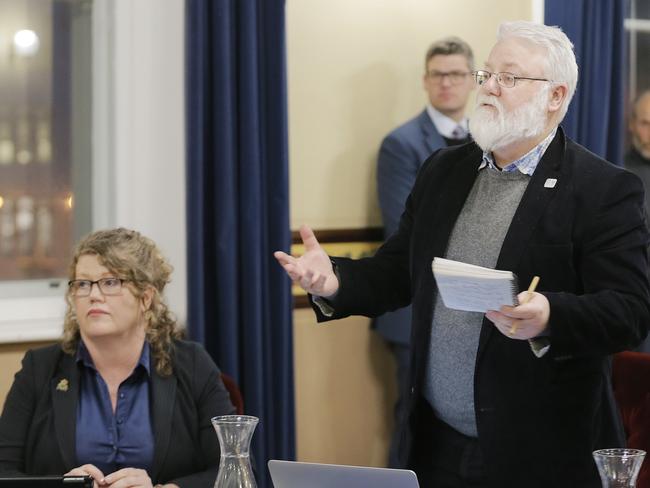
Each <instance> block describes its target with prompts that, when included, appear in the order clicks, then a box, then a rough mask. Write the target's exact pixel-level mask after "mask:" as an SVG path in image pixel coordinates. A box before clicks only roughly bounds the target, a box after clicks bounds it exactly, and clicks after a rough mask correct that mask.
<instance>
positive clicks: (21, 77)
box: [0, 0, 92, 297]
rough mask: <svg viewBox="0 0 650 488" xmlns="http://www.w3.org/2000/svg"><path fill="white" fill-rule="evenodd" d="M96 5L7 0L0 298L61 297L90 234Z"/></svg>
mask: <svg viewBox="0 0 650 488" xmlns="http://www.w3.org/2000/svg"><path fill="white" fill-rule="evenodd" d="M91 7H92V3H91V2H90V1H89V0H47V1H45V0H3V1H1V2H0V19H1V20H0V77H1V78H0V79H1V81H0V282H2V283H0V297H7V296H11V295H15V294H16V293H17V292H18V290H20V293H21V294H23V295H24V294H25V293H28V294H29V292H28V290H30V289H31V290H34V291H35V292H36V293H38V292H37V290H39V289H41V290H42V291H43V292H44V293H46V294H47V292H46V290H48V289H49V290H55V291H56V290H57V289H58V288H59V287H60V285H59V283H58V282H57V280H59V279H61V278H64V277H66V276H67V265H68V262H69V258H70V252H71V249H72V246H73V243H74V242H75V241H76V240H77V238H78V237H79V236H80V235H82V234H85V233H87V232H89V231H90V230H91V225H92V222H91V215H92V207H91V201H90V194H89V192H88V191H87V190H86V189H87V188H90V184H91V146H90V139H91V107H92V103H91V94H92V91H91V81H92V78H91V54H90V53H91V45H92V43H91V42H90V33H91V32H90V25H91ZM57 293H60V291H58V292H57Z"/></svg>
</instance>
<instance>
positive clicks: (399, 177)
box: [373, 37, 474, 467]
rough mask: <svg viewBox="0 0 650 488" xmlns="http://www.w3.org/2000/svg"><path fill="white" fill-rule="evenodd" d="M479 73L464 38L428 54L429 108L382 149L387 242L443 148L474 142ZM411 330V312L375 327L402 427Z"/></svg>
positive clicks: (393, 453)
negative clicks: (392, 377) (470, 113)
mask: <svg viewBox="0 0 650 488" xmlns="http://www.w3.org/2000/svg"><path fill="white" fill-rule="evenodd" d="M473 69H474V54H473V53H472V48H471V47H470V46H469V45H468V44H467V43H466V42H465V41H463V40H462V39H460V38H458V37H446V38H444V39H441V40H439V41H437V42H435V43H433V44H432V45H431V47H429V49H428V50H427V53H426V56H425V60H424V70H425V71H424V76H423V79H422V84H423V87H424V90H425V91H426V92H427V95H428V99H429V100H428V103H427V105H426V107H425V109H424V110H423V111H422V112H421V113H420V114H418V115H417V116H416V117H415V118H413V119H411V120H409V121H408V122H406V123H404V124H403V125H401V126H399V127H398V128H396V129H395V130H393V131H392V132H391V133H390V134H388V135H387V136H386V137H385V138H384V140H383V142H382V144H381V148H380V149H379V158H378V160H377V194H378V197H379V206H380V208H381V214H382V222H383V227H384V238H385V239H388V237H390V235H391V234H392V233H393V232H395V230H397V225H398V223H399V218H400V215H402V212H403V211H404V202H406V197H408V195H409V193H410V192H411V189H412V188H413V183H414V182H415V177H416V175H417V172H418V170H419V169H420V166H422V163H424V161H425V160H426V159H427V158H428V157H429V156H430V155H431V154H432V153H433V152H434V151H436V150H437V149H440V148H441V147H446V146H451V145H457V144H463V143H465V142H468V141H469V140H470V137H469V127H468V119H467V117H465V106H466V105H467V99H468V98H469V95H470V93H471V92H472V89H473V88H474V79H473V76H472V73H471V72H472V70H473ZM410 325H411V307H404V308H401V309H399V310H396V311H394V312H388V313H387V314H384V315H382V316H380V317H377V318H376V319H375V320H374V321H373V328H374V329H375V330H376V331H377V333H378V334H380V335H381V336H382V337H383V339H384V340H385V341H386V342H387V344H388V347H389V349H390V351H391V352H392V354H393V356H394V357H395V363H396V366H397V387H398V399H397V403H396V405H395V419H396V422H395V425H396V426H397V425H399V422H398V419H399V416H400V411H401V409H402V407H403V404H404V398H403V397H404V394H405V391H404V390H405V388H406V386H407V383H408V362H409V353H410V352H409V338H410V335H411V327H410ZM398 437H399V431H398V429H397V428H396V429H395V430H394V433H393V437H392V440H391V445H390V452H389V456H388V465H389V466H390V467H395V466H397V465H398V457H397V441H398Z"/></svg>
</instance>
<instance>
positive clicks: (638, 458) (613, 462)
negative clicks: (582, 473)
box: [593, 449, 645, 488]
mask: <svg viewBox="0 0 650 488" xmlns="http://www.w3.org/2000/svg"><path fill="white" fill-rule="evenodd" d="M593 455H594V460H595V461H596V466H597V467H598V473H599V474H600V480H601V481H602V483H603V488H634V487H635V486H636V478H637V476H639V470H640V469H641V464H643V458H644V457H645V451H642V450H640V449H600V450H598V451H594V452H593Z"/></svg>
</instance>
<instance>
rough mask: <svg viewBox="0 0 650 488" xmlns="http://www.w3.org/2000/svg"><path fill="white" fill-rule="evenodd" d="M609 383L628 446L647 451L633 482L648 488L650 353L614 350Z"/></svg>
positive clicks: (649, 483) (649, 464) (641, 487)
mask: <svg viewBox="0 0 650 488" xmlns="http://www.w3.org/2000/svg"><path fill="white" fill-rule="evenodd" d="M612 386H613V388H614V396H615V397H616V402H617V403H618V407H619V409H620V411H621V415H622V417H623V425H624V426H625V433H626V435H627V447H629V448H632V449H643V450H644V451H646V453H647V454H646V459H645V461H644V462H643V465H642V466H641V472H640V473H639V478H638V479H637V484H636V486H637V488H650V354H646V353H642V352H631V351H624V352H621V353H618V354H615V355H614V363H613V367H612Z"/></svg>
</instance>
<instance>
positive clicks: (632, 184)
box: [276, 21, 650, 488]
mask: <svg viewBox="0 0 650 488" xmlns="http://www.w3.org/2000/svg"><path fill="white" fill-rule="evenodd" d="M475 77H476V81H477V83H478V84H479V87H478V94H477V106H476V110H475V112H474V114H473V115H472V117H471V119H470V124H469V126H470V131H471V133H472V137H473V139H474V141H475V143H470V144H464V145H462V146H458V147H453V148H446V149H441V150H439V151H438V152H436V153H434V154H433V155H432V156H431V157H430V158H429V159H428V160H427V162H425V164H424V165H423V167H422V169H421V170H420V172H419V174H418V177H417V180H416V182H415V185H414V187H413V191H412V192H411V194H410V195H409V197H408V199H407V203H406V207H405V211H404V214H403V215H402V217H401V219H400V223H399V227H398V230H397V232H395V234H393V235H392V236H391V237H390V239H389V240H388V241H387V242H386V243H385V244H384V245H383V246H382V247H381V248H380V249H379V250H378V251H377V253H376V254H375V255H374V256H373V257H371V258H365V259H359V260H351V259H345V258H332V259H331V260H330V257H329V256H327V254H326V253H325V252H324V251H323V249H322V248H321V247H320V245H319V244H318V241H317V240H316V238H315V236H314V234H313V232H312V231H311V229H309V228H308V227H306V226H303V227H302V228H301V230H300V232H301V236H302V238H303V241H304V243H305V254H304V255H303V256H301V257H300V258H294V257H291V256H288V255H287V254H284V253H282V252H277V253H276V258H277V259H278V261H279V262H280V263H281V264H282V266H283V267H284V269H285V271H286V272H287V273H288V275H289V276H290V277H291V278H292V279H293V280H294V281H296V282H298V283H300V285H301V286H302V287H303V288H304V289H305V290H306V291H308V292H309V293H310V295H311V300H312V303H313V305H314V310H315V312H316V315H317V318H318V320H319V321H325V320H332V319H338V318H343V317H346V316H349V315H352V314H361V315H367V316H371V317H373V316H377V315H380V314H382V313H384V312H385V311H387V310H394V309H396V308H398V307H402V306H404V305H406V304H408V303H412V310H413V312H412V314H413V320H412V333H411V344H412V352H411V366H412V367H411V374H410V378H409V386H410V389H409V393H410V394H409V397H408V400H407V405H406V407H405V412H406V414H405V416H404V426H405V427H404V435H403V436H402V439H401V443H400V460H401V461H402V462H403V465H404V466H408V467H410V468H412V469H413V470H415V472H416V473H417V474H418V479H419V481H420V486H421V487H423V488H434V487H435V488H438V487H445V488H449V487H453V488H466V487H469V486H471V487H474V488H477V487H485V488H487V487H490V488H491V487H504V488H506V487H507V488H510V487H513V488H514V487H517V488H519V487H526V488H551V487H553V488H593V487H597V486H600V479H599V475H598V472H597V469H596V466H595V463H594V460H593V456H592V451H594V450H596V449H599V448H607V447H622V446H624V445H625V437H624V432H623V429H622V426H621V424H620V417H619V414H618V409H617V406H616V404H615V401H614V396H613V392H612V387H611V355H612V354H613V353H615V352H618V351H621V350H625V349H631V348H634V347H636V346H637V345H638V344H639V343H640V342H641V341H642V340H643V339H644V338H645V336H646V335H647V333H648V324H650V284H649V283H648V272H647V270H648V256H647V247H648V242H649V240H650V236H649V234H648V229H647V226H646V221H645V211H644V201H643V185H642V183H641V180H640V179H639V178H638V177H637V176H636V175H634V174H632V173H630V172H628V171H625V170H623V169H621V168H618V167H616V166H614V165H612V164H610V163H608V162H607V161H604V160H602V159H600V158H599V157H597V156H596V155H594V154H592V153H590V152H589V151H587V150H586V149H585V148H583V147H582V146H580V145H578V144H576V143H575V142H573V141H572V140H571V139H569V138H568V137H566V135H565V134H564V131H563V130H562V128H561V127H559V124H560V122H561V121H562V119H563V117H564V115H565V113H566V111H567V108H568V105H569V102H570V101H571V98H572V96H573V93H574V91H575V87H576V84H577V79H578V66H577V64H576V59H575V55H574V53H573V46H572V44H571V42H570V41H569V39H568V38H567V36H566V35H565V34H564V33H563V32H562V31H561V30H560V29H559V28H557V27H548V26H544V25H541V24H535V23H532V22H525V21H517V22H504V23H503V24H501V26H500V27H499V31H498V34H497V43H496V44H495V46H494V47H493V48H492V51H491V52H490V55H489V57H488V60H487V62H486V63H485V67H484V69H483V70H479V71H477V72H475ZM434 257H445V258H449V259H453V260H457V261H463V262H466V263H470V264H474V265H479V266H485V267H489V268H497V269H502V270H509V271H512V272H513V273H514V274H515V275H516V276H517V277H518V288H517V289H518V291H519V292H520V293H519V295H518V297H517V298H518V300H519V303H520V304H519V305H516V306H507V305H504V306H502V307H500V308H499V310H488V311H486V313H482V312H467V311H462V310H456V309H451V308H447V307H446V306H445V304H444V303H443V302H442V300H441V298H440V295H439V294H438V293H437V287H436V282H435V278H434V276H433V273H432V272H431V262H432V260H433V258H434ZM536 275H538V276H540V277H541V281H540V282H539V286H538V287H537V291H526V288H527V287H528V283H530V282H531V280H532V278H533V277H534V276H536ZM461 293H462V291H461Z"/></svg>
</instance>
